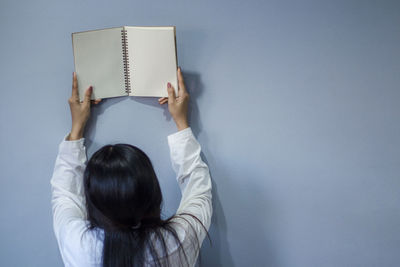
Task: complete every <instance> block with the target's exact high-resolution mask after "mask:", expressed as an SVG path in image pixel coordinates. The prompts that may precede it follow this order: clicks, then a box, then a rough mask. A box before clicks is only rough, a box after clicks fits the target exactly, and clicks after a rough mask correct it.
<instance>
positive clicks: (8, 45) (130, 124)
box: [0, 0, 400, 267]
mask: <svg viewBox="0 0 400 267" xmlns="http://www.w3.org/2000/svg"><path fill="white" fill-rule="evenodd" d="M399 14H400V4H399V2H398V1H236V0H230V1H15V0H14V1H11V0H6V1H5V0H2V1H1V2H0V36H1V37H0V38H1V42H0V59H1V60H0V66H1V67H0V79H1V80H0V82H1V104H0V123H1V131H0V164H1V165H0V166H1V171H0V173H1V180H0V205H1V206H0V207H1V214H2V215H1V219H0V231H1V233H0V236H1V238H0V265H1V266H62V261H61V258H60V256H59V252H58V248H57V243H56V240H55V237H54V234H53V229H52V217H51V206H50V183H49V181H50V178H51V175H52V171H53V167H54V161H55V157H56V155H57V151H58V145H59V143H60V141H61V139H62V138H63V137H64V135H65V134H67V133H68V132H69V130H70V124H71V119H70V113H69V107H68V103H67V99H68V97H69V96H70V93H71V81H72V71H73V57H72V44H71V33H72V32H76V31H83V30H90V29H101V28H106V27H116V26H122V25H131V26H135V25H141V26H157V25H176V27H177V42H178V64H179V65H180V66H182V70H183V73H184V78H185V79H186V85H187V87H188V90H189V92H190V94H191V102H190V110H191V112H190V123H191V126H192V128H193V131H194V133H195V135H196V136H197V138H198V140H199V142H200V143H201V145H202V149H203V158H204V160H205V161H206V162H207V163H208V164H209V167H210V170H211V174H212V179H213V185H214V189H213V194H214V195H213V196H214V203H213V204H214V216H213V223H212V226H211V229H210V235H211V238H212V241H213V245H212V247H211V246H210V244H209V243H208V242H207V241H205V242H204V245H203V249H202V261H203V263H204V266H277V267H280V266H295V267H297V266H299V267H300V266H301V267H303V266H304V267H306V266H335V267H336V266H364V267H365V266H399V265H400V254H399V253H398V252H399V248H400V194H399V189H400V179H399V178H400V152H399V151H400V141H399V136H400V117H399V116H400V105H399V100H400V90H399V84H400V75H399V74H400V51H399V48H400V16H399ZM166 108H167V106H166V105H165V106H163V107H160V106H159V105H158V103H157V100H156V99H154V98H134V97H131V98H128V97H125V98H114V99H107V100H105V101H104V102H103V103H102V104H101V105H99V106H98V107H95V108H93V111H92V118H91V121H90V122H89V124H88V128H87V135H86V136H87V140H86V145H87V148H88V155H89V156H90V155H91V154H92V153H93V152H94V151H95V150H97V149H98V148H100V147H101V146H103V145H105V144H107V143H118V142H123V143H131V144H135V145H137V146H138V147H140V148H142V149H143V150H144V151H145V152H146V153H147V154H148V155H149V157H150V158H151V159H152V161H153V164H154V167H155V169H156V172H157V175H158V176H159V179H160V182H161V186H162V190H163V194H164V199H165V201H164V214H165V215H166V216H167V215H171V214H173V213H174V211H175V210H176V208H177V205H178V203H179V200H180V192H179V189H178V186H177V184H176V181H175V176H174V173H173V170H172V168H171V164H170V159H169V150H168V145H167V139H166V137H167V135H169V134H172V133H174V132H175V125H174V123H173V120H171V118H170V116H169V115H168V112H167V110H166Z"/></svg>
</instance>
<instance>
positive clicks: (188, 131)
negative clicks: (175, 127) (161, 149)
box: [168, 127, 193, 143]
mask: <svg viewBox="0 0 400 267" xmlns="http://www.w3.org/2000/svg"><path fill="white" fill-rule="evenodd" d="M192 135H193V132H192V128H190V127H188V128H185V129H183V130H180V131H178V132H176V133H173V134H170V135H168V141H169V142H170V143H171V142H172V143H173V142H176V141H179V140H182V139H184V138H186V137H189V136H192Z"/></svg>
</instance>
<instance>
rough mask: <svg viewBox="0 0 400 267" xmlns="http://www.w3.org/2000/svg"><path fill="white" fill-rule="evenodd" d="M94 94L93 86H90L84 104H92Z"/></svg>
mask: <svg viewBox="0 0 400 267" xmlns="http://www.w3.org/2000/svg"><path fill="white" fill-rule="evenodd" d="M92 92H93V86H89V88H88V89H87V90H86V92H85V98H84V99H83V102H84V103H86V104H90V97H91V96H92Z"/></svg>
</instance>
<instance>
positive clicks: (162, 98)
mask: <svg viewBox="0 0 400 267" xmlns="http://www.w3.org/2000/svg"><path fill="white" fill-rule="evenodd" d="M162 100H168V97H160V98H159V99H158V102H160V101H162Z"/></svg>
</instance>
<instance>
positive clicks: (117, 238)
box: [51, 68, 212, 267]
mask: <svg viewBox="0 0 400 267" xmlns="http://www.w3.org/2000/svg"><path fill="white" fill-rule="evenodd" d="M177 72H178V96H176V95H175V91H174V88H173V87H172V86H171V84H170V83H168V88H167V90H168V97H164V98H160V99H159V103H160V105H163V104H165V103H167V102H168V110H169V112H170V114H171V116H172V117H173V119H174V121H175V123H176V126H177V129H178V131H177V132H176V133H174V134H171V135H169V136H168V138H167V139H168V145H169V148H170V156H171V161H172V166H173V169H174V171H175V172H176V174H177V180H178V184H179V186H180V189H181V191H182V199H181V202H180V205H179V208H178V210H177V212H176V215H174V216H172V217H170V218H168V219H166V220H163V219H161V217H160V212H161V203H162V195H161V190H160V186H159V183H158V180H157V177H156V174H155V172H154V169H153V166H152V164H151V161H150V159H149V158H148V157H147V156H146V154H145V153H144V152H143V151H141V150H140V149H139V148H137V147H135V146H132V145H128V144H116V145H107V146H104V147H102V148H101V149H99V150H98V151H97V152H95V153H94V154H93V156H92V157H91V158H90V159H89V161H87V159H86V148H85V146H84V140H85V139H84V137H83V133H84V128H85V125H86V122H87V120H88V118H89V115H90V105H91V100H90V96H91V93H92V87H89V88H88V89H87V90H86V91H85V98H84V100H83V102H82V103H81V102H79V96H78V88H77V81H76V74H75V73H73V83H72V96H71V98H70V99H69V105H70V109H71V117H72V128H71V131H70V133H68V134H67V135H66V136H65V137H64V139H63V140H62V142H61V144H60V145H59V152H58V156H57V159H56V163H55V168H54V174H53V177H52V179H51V186H52V209H53V221H54V224H53V227H54V233H55V236H56V238H57V242H58V246H59V249H60V253H61V256H62V259H63V261H64V264H65V266H107V267H111V266H112V267H119V266H193V265H194V264H195V262H196V259H197V257H198V254H199V249H200V246H201V243H202V241H203V240H204V238H205V236H206V234H207V231H208V228H209V226H210V220H211V214H212V206H211V180H210V174H209V170H208V167H207V165H206V164H205V163H204V162H203V161H202V159H201V157H200V151H201V149H200V145H199V143H198V142H197V140H196V139H195V137H194V136H193V133H192V131H191V128H190V127H189V124H188V121H187V108H188V100H189V95H188V93H187V91H186V88H185V84H184V80H183V77H182V73H181V70H180V68H178V71H177ZM100 101H101V99H98V100H95V101H92V103H94V104H97V103H99V102H100Z"/></svg>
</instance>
